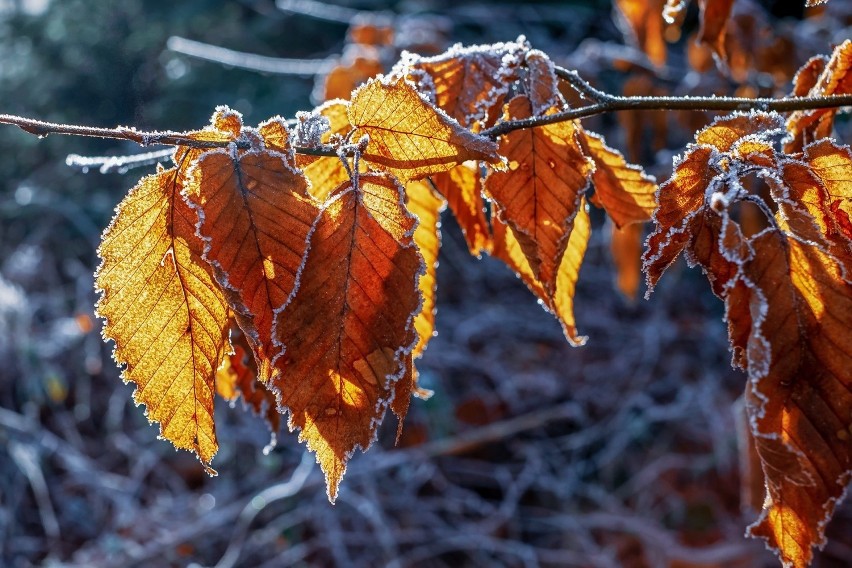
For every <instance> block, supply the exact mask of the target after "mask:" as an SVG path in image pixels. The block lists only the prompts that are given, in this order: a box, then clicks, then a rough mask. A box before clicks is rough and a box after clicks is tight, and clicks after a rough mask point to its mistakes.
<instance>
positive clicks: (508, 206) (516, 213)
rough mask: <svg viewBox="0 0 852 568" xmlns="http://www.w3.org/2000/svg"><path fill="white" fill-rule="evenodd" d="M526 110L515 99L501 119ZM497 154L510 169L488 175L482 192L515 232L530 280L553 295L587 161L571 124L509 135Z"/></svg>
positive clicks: (527, 102)
mask: <svg viewBox="0 0 852 568" xmlns="http://www.w3.org/2000/svg"><path fill="white" fill-rule="evenodd" d="M531 110H532V109H531V105H530V100H529V98H527V97H525V96H518V97H515V98H514V99H512V100H511V101H510V102H509V104H508V105H507V107H506V111H505V118H506V119H507V120H508V119H524V118H528V117H529V116H531ZM500 153H501V154H502V155H504V156H506V158H507V159H508V160H509V168H508V169H507V170H506V171H494V172H491V173H490V174H489V175H488V177H487V178H486V179H485V190H486V192H487V193H488V195H490V196H491V198H492V199H493V200H494V203H495V206H496V210H497V215H498V216H499V218H500V220H501V221H503V222H505V223H507V224H508V225H509V226H510V227H511V228H512V230H513V231H514V234H515V237H516V238H517V239H518V242H519V244H520V246H521V248H522V250H523V251H524V255H525V256H526V257H527V260H528V262H529V265H530V268H531V270H532V274H533V276H534V277H535V279H536V280H537V281H538V282H540V283H541V285H542V286H543V287H544V289H545V291H546V292H547V294H548V295H552V294H553V293H554V290H555V289H556V278H557V269H558V267H559V263H560V260H561V259H562V254H563V252H564V251H565V247H566V246H567V242H568V235H569V234H570V233H571V228H572V222H573V219H574V215H575V214H576V212H577V208H578V206H579V204H580V199H581V197H582V196H583V194H584V193H585V191H586V188H587V186H588V176H589V175H590V174H591V171H592V163H591V160H589V159H588V158H586V157H585V156H584V155H583V153H582V151H581V150H580V147H579V144H578V142H577V126H576V125H575V124H574V123H573V122H561V123H557V124H551V125H547V126H542V127H537V128H530V129H525V130H516V131H514V132H511V133H509V134H507V135H505V136H502V137H501V138H500Z"/></svg>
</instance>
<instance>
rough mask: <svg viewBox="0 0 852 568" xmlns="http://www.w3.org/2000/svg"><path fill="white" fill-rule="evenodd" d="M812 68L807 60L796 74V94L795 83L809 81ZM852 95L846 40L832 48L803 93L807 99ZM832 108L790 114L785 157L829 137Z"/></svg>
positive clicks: (851, 50)
mask: <svg viewBox="0 0 852 568" xmlns="http://www.w3.org/2000/svg"><path fill="white" fill-rule="evenodd" d="M813 66H818V63H815V62H814V60H811V61H809V62H808V63H806V64H805V66H804V67H803V68H802V69H801V70H800V73H803V74H804V75H797V85H796V91H797V92H798V91H800V90H802V88H803V87H799V82H800V81H801V82H802V83H803V85H804V84H806V83H808V82H810V79H808V78H807V75H808V74H809V73H812V72H813V70H812V69H811V68H812V67H813ZM848 94H852V40H848V39H847V40H846V41H844V42H843V43H841V44H840V45H838V46H837V47H836V48H834V52H833V53H832V54H831V57H830V58H829V59H828V62H826V63H825V66H824V68H823V69H822V72H821V73H820V74H819V77H818V79H817V80H816V82H815V84H814V85H813V86H812V87H811V88H810V90H809V91H808V92H807V96H811V97H818V96H829V95H848ZM836 114H837V109H836V108H825V109H815V110H802V111H796V112H793V113H791V114H790V118H789V119H787V131H788V132H789V139H788V140H787V142H786V144H785V145H784V151H785V152H787V153H788V154H791V153H794V152H801V151H802V148H803V147H804V146H806V145H807V144H809V143H810V142H813V141H814V140H818V139H820V138H826V137H828V136H830V135H831V130H832V127H833V125H834V116H835V115H836Z"/></svg>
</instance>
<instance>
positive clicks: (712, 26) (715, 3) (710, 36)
mask: <svg viewBox="0 0 852 568" xmlns="http://www.w3.org/2000/svg"><path fill="white" fill-rule="evenodd" d="M733 5H734V0H698V6H699V7H700V8H701V30H700V31H699V32H698V42H699V43H703V44H704V45H706V46H708V47H709V48H710V49H712V50H713V52H714V53H715V54H716V55H717V56H718V57H719V58H720V59H722V60H725V59H727V54H726V53H725V30H726V29H727V27H728V18H730V17H731V8H732V7H733Z"/></svg>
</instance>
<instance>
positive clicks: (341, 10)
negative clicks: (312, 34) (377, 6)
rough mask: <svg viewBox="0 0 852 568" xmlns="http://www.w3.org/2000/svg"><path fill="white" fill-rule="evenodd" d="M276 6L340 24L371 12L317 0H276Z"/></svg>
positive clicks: (282, 9)
mask: <svg viewBox="0 0 852 568" xmlns="http://www.w3.org/2000/svg"><path fill="white" fill-rule="evenodd" d="M275 7H276V8H278V9H279V10H281V11H282V12H290V13H292V14H299V15H300V16H308V17H310V18H316V19H317V20H325V21H327V22H338V23H340V24H349V23H350V22H351V21H352V20H353V19H355V18H358V17H360V16H363V15H366V14H369V12H363V11H361V10H355V9H353V8H347V7H345V6H338V5H332V4H326V3H324V2H317V1H316V0H276V2H275Z"/></svg>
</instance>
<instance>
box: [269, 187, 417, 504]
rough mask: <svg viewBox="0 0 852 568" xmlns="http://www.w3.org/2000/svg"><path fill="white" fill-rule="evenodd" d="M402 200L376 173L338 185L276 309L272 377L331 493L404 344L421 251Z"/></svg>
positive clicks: (364, 440) (363, 441)
mask: <svg viewBox="0 0 852 568" xmlns="http://www.w3.org/2000/svg"><path fill="white" fill-rule="evenodd" d="M403 199H404V194H403V190H402V188H401V187H400V186H398V185H397V184H396V183H395V182H393V181H391V179H390V178H389V177H387V176H386V175H384V174H372V173H371V174H363V175H361V176H360V185H359V186H358V187H353V186H352V184H351V183H348V184H345V185H343V186H341V188H340V189H339V190H337V191H336V192H335V193H334V195H333V196H332V197H331V199H330V200H329V201H328V202H327V203H326V204H325V205H324V206H323V208H322V210H321V212H320V215H319V216H318V217H317V220H316V222H315V223H314V225H313V228H312V232H311V236H310V242H309V252H308V254H307V256H306V259H305V263H304V266H303V267H302V269H301V272H300V284H299V288H298V291H297V292H296V293H295V295H294V296H293V298H292V300H291V301H290V303H288V304H287V305H286V306H285V307H284V309H283V310H282V311H281V312H280V313H279V314H277V316H276V333H277V339H278V341H279V342H280V344H281V345H282V346H283V348H284V352H283V355H282V356H281V357H280V358H279V360H278V363H277V367H278V369H279V371H280V373H278V374H276V376H275V377H274V378H273V384H274V387H275V389H276V390H277V391H278V392H279V393H280V398H279V401H280V404H281V406H282V407H284V406H286V407H288V408H289V409H290V420H289V426H290V429H291V430H292V429H295V428H299V429H300V430H301V434H300V436H299V438H300V440H302V441H305V442H307V445H308V448H309V449H310V450H312V451H314V452H316V454H317V461H318V462H319V464H320V466H321V468H322V470H323V472H324V473H325V476H326V483H327V487H328V495H329V498H330V499H331V500H332V501H334V499H335V497H336V496H337V488H338V486H339V484H340V480H341V478H342V476H343V474H344V472H345V470H346V462H347V461H348V460H349V458H350V456H351V455H352V453H353V452H354V451H355V448H357V447H360V448H362V450H365V449H367V448H368V447H369V446H370V444H371V443H372V442H373V440H374V439H375V436H376V429H377V428H378V425H379V424H380V423H381V420H382V418H383V416H384V413H385V410H386V408H387V405H388V403H389V401H390V398H391V388H392V382H393V381H395V380H397V379H399V378H400V377H402V376H403V375H404V374H405V362H406V358H407V355H408V354H409V353H410V352H411V350H412V349H413V348H414V343H415V339H416V338H415V335H414V333H413V325H414V321H413V320H414V316H415V315H416V310H417V308H418V306H419V305H420V293H419V291H418V289H417V285H418V284H417V281H418V278H419V275H420V274H421V273H422V271H423V259H422V258H421V256H420V254H419V253H418V252H417V247H416V245H415V243H414V239H413V234H414V229H415V224H416V219H415V217H414V216H413V215H411V214H410V213H408V211H406V209H405V208H404V206H403Z"/></svg>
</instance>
